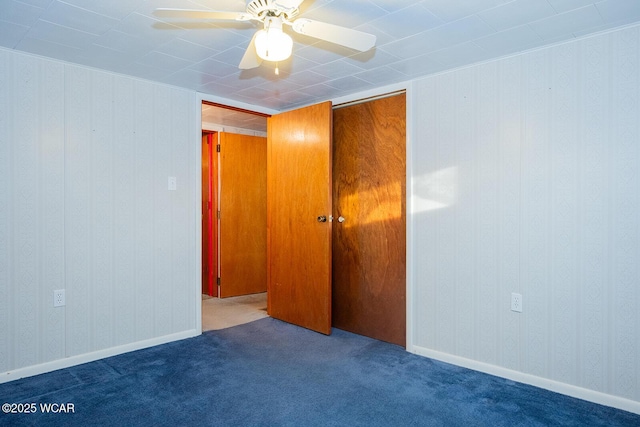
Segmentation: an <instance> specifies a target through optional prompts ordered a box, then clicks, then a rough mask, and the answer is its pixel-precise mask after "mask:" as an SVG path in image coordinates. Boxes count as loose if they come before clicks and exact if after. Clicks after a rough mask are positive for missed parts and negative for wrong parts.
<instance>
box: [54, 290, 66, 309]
mask: <svg viewBox="0 0 640 427" xmlns="http://www.w3.org/2000/svg"><path fill="white" fill-rule="evenodd" d="M66 303H67V302H66V300H65V295H64V289H58V290H55V291H53V306H54V307H64V306H65V305H66Z"/></svg>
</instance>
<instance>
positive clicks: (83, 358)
mask: <svg viewBox="0 0 640 427" xmlns="http://www.w3.org/2000/svg"><path fill="white" fill-rule="evenodd" d="M197 335H200V334H199V333H198V331H197V330H196V329H190V330H187V331H183V332H178V333H175V334H171V335H164V336H161V337H157V338H151V339H148V340H144V341H137V342H133V343H130V344H124V345H120V346H117V347H110V348H105V349H103V350H98V351H93V352H91V353H85V354H79V355H77V356H71V357H65V358H64V359H58V360H52V361H51V362H45V363H41V364H39V365H33V366H26V367H24V368H18V369H15V370H13V371H6V372H2V373H0V384H2V383H6V382H9V381H14V380H17V379H20V378H25V377H32V376H34V375H40V374H44V373H47V372H51V371H57V370H58V369H64V368H69V367H71V366H76V365H81V364H83V363H88V362H93V361H96V360H100V359H104V358H107V357H111V356H117V355H119V354H123V353H129V352H131V351H136V350H142V349H143V348H148V347H153V346H156V345H160V344H166V343H170V342H173V341H180V340H183V339H186V338H192V337H195V336H197Z"/></svg>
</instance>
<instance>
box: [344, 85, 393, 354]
mask: <svg viewBox="0 0 640 427" xmlns="http://www.w3.org/2000/svg"><path fill="white" fill-rule="evenodd" d="M405 115H406V114H405V95H404V94H402V95H397V96H393V97H388V98H383V99H379V100H375V101H371V102H366V103H362V104H357V105H353V106H348V107H344V108H340V109H336V110H335V111H334V116H333V121H334V122H333V127H334V134H333V138H334V152H333V178H334V186H333V203H334V216H335V217H336V219H337V218H338V217H340V216H342V217H343V218H344V222H338V221H337V220H334V224H333V233H334V234H333V326H334V327H336V328H340V329H344V330H347V331H350V332H354V333H357V334H361V335H365V336H368V337H372V338H375V339H379V340H382V341H387V342H391V343H395V344H398V345H402V346H404V345H405V340H406V234H405V233H406V232H405V230H406V228H405V227H406V211H405V200H406V189H405V187H406V185H405V182H406V166H405V165H406V131H405V126H406V124H405V122H406V120H405Z"/></svg>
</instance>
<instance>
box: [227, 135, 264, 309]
mask: <svg viewBox="0 0 640 427" xmlns="http://www.w3.org/2000/svg"><path fill="white" fill-rule="evenodd" d="M266 290H267V139H266V138H264V137H258V136H248V135H237V134H231V133H226V132H222V133H221V134H220V297H222V298H225V297H231V296H238V295H247V294H255V293H258V292H265V291H266Z"/></svg>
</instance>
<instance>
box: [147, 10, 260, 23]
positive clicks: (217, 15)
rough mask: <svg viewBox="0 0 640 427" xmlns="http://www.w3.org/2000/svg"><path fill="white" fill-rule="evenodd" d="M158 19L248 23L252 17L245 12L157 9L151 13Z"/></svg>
mask: <svg viewBox="0 0 640 427" xmlns="http://www.w3.org/2000/svg"><path fill="white" fill-rule="evenodd" d="M153 14H154V15H155V16H158V17H160V18H187V19H217V20H222V21H248V20H250V19H252V16H251V15H249V14H248V13H245V12H225V11H218V10H194V9H171V8H158V9H156V10H155V11H153Z"/></svg>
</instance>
